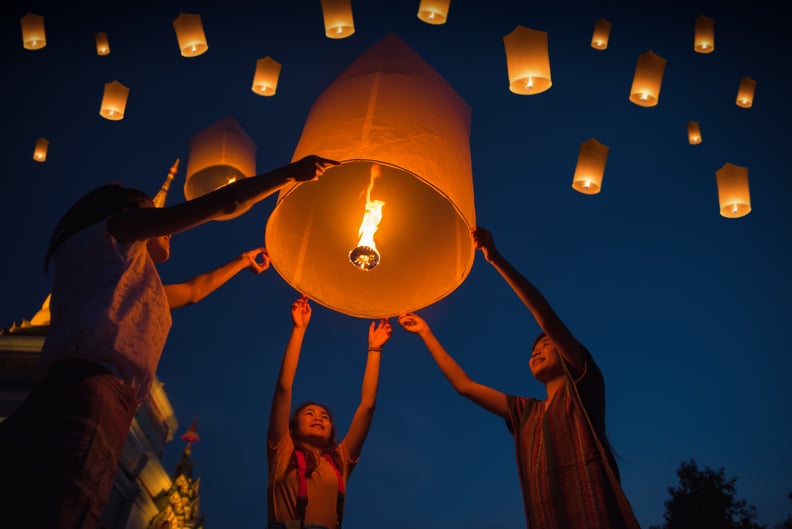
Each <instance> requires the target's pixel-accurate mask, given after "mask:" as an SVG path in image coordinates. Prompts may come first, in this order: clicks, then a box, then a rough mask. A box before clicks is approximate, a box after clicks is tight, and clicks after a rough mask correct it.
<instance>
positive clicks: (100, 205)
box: [44, 183, 151, 272]
mask: <svg viewBox="0 0 792 529" xmlns="http://www.w3.org/2000/svg"><path fill="white" fill-rule="evenodd" d="M146 202H151V197H149V196H148V195H147V194H146V193H144V192H143V191H140V190H139V189H135V188H131V187H124V186H122V185H120V184H115V183H113V184H105V185H102V186H99V187H97V188H96V189H94V190H93V191H91V192H89V193H88V194H86V195H85V196H83V197H82V198H81V199H79V200H78V201H77V202H75V203H74V204H73V205H72V206H71V207H70V208H69V209H68V211H66V213H65V214H64V215H63V217H61V219H60V221H59V222H58V224H56V225H55V229H54V230H52V237H51V238H50V242H49V247H48V248H47V254H46V255H45V256H44V271H45V272H46V271H47V269H48V268H49V262H50V259H51V258H52V254H54V253H55V251H56V250H57V249H58V247H59V246H60V245H61V244H63V242H64V241H65V240H66V239H68V238H69V237H71V236H72V235H74V234H75V233H77V232H78V231H80V230H82V229H85V228H87V227H88V226H91V225H93V224H96V223H97V222H99V221H102V220H104V219H106V218H108V217H110V216H111V215H113V214H114V213H118V212H119V211H121V210H123V209H126V208H138V207H140V205H141V204H143V203H146Z"/></svg>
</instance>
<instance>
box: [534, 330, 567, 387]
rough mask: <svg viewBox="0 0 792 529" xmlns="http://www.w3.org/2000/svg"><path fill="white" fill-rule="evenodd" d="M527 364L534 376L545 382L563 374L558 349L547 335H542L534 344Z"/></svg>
mask: <svg viewBox="0 0 792 529" xmlns="http://www.w3.org/2000/svg"><path fill="white" fill-rule="evenodd" d="M528 365H529V366H530V368H531V373H533V376H534V378H536V380H538V381H539V382H543V383H545V384H546V383H547V382H548V381H550V380H553V379H554V378H558V377H561V376H564V371H563V369H562V366H561V358H560V357H559V356H558V349H556V346H555V345H554V344H553V342H552V341H551V340H550V338H548V337H547V336H542V337H541V338H539V339H538V340H537V341H536V343H535V344H534V348H533V351H532V352H531V359H530V360H529V361H528Z"/></svg>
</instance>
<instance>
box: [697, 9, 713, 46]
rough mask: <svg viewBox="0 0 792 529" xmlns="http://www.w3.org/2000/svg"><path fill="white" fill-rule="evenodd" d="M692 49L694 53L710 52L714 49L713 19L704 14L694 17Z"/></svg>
mask: <svg viewBox="0 0 792 529" xmlns="http://www.w3.org/2000/svg"><path fill="white" fill-rule="evenodd" d="M693 49H694V50H695V51H696V53H712V52H713V51H715V20H713V19H711V18H710V17H705V16H704V15H701V16H699V17H698V18H696V28H695V35H694V37H693Z"/></svg>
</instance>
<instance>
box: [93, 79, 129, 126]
mask: <svg viewBox="0 0 792 529" xmlns="http://www.w3.org/2000/svg"><path fill="white" fill-rule="evenodd" d="M128 97H129V88H127V87H126V86H124V85H122V84H121V83H119V82H118V81H112V82H109V83H106V84H105V87H104V95H103V96H102V104H101V106H100V107H99V115H100V116H102V117H103V118H105V119H109V120H111V121H119V120H121V119H124V112H125V111H126V104H127V98H128Z"/></svg>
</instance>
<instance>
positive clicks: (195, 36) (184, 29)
mask: <svg viewBox="0 0 792 529" xmlns="http://www.w3.org/2000/svg"><path fill="white" fill-rule="evenodd" d="M173 29H174V30H176V39H177V40H178V41H179V49H180V50H181V54H182V57H196V56H198V55H201V54H202V53H205V52H206V50H208V49H209V46H208V45H207V44H206V35H204V30H203V24H201V15H194V14H189V13H179V16H177V17H176V18H175V19H174V21H173Z"/></svg>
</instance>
